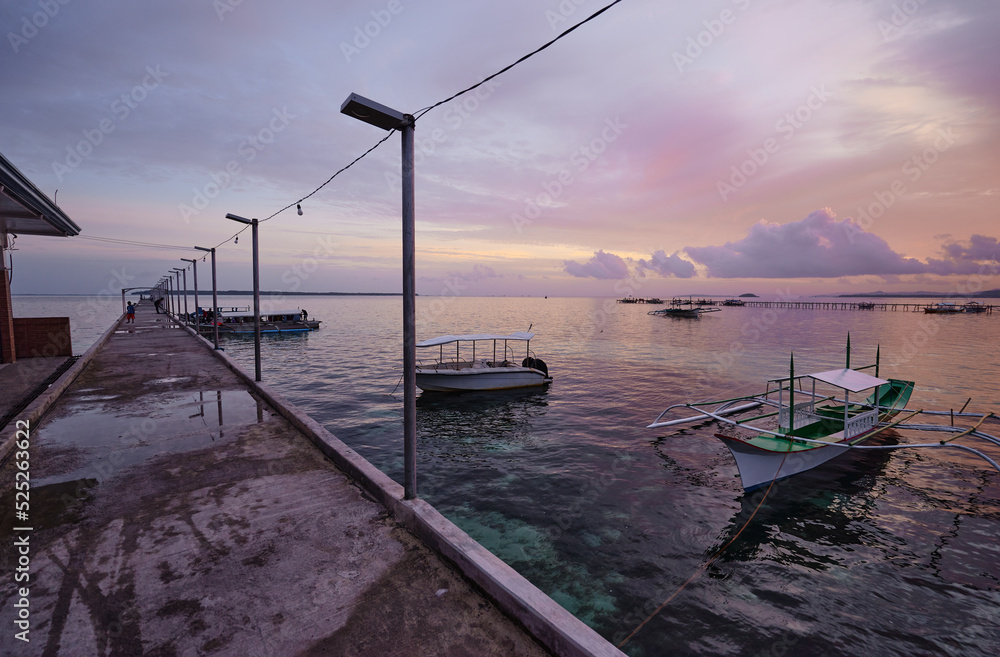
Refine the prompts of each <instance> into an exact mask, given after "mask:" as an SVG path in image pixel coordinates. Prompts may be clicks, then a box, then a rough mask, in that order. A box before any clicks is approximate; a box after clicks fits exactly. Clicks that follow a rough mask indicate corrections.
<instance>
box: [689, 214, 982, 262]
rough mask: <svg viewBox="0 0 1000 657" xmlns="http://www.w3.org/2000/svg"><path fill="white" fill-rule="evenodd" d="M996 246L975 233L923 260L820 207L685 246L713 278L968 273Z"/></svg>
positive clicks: (850, 219) (852, 221) (848, 219)
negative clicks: (722, 239) (727, 238)
mask: <svg viewBox="0 0 1000 657" xmlns="http://www.w3.org/2000/svg"><path fill="white" fill-rule="evenodd" d="M996 247H997V241H996V239H994V238H989V237H983V236H981V235H977V236H974V238H973V240H972V243H971V246H969V247H964V246H961V245H957V244H949V245H947V246H946V247H945V252H946V253H947V255H948V256H949V259H947V260H933V259H932V260H928V261H927V262H921V261H920V260H917V259H916V258H907V257H904V256H902V255H900V254H898V253H896V252H895V251H893V250H892V248H891V247H890V246H889V245H888V244H887V243H886V241H885V240H883V239H882V238H881V237H879V236H878V235H875V234H873V233H869V232H867V231H866V230H865V229H864V228H863V227H862V226H861V225H860V224H859V223H858V222H856V221H854V220H853V219H852V218H850V217H848V218H846V219H844V220H843V221H838V220H837V218H836V215H835V214H834V213H833V212H832V211H831V210H829V209H827V208H824V209H822V210H817V211H815V212H812V213H811V214H810V215H809V216H807V217H806V218H805V219H802V220H800V221H793V222H791V223H787V224H777V223H770V222H767V221H763V220H761V221H760V222H758V223H757V224H755V225H754V226H753V227H752V228H751V229H750V232H749V233H748V234H747V236H746V237H744V238H743V239H741V240H739V241H736V242H727V243H726V244H724V245H722V246H704V247H688V248H687V249H686V250H685V251H686V252H687V255H688V256H689V257H690V258H691V259H692V260H694V261H695V262H697V263H700V264H702V265H705V267H706V268H707V269H708V275H709V276H711V277H714V278H836V277H840V276H864V275H875V276H893V275H902V274H938V275H950V274H971V273H975V272H976V271H977V269H978V264H977V263H976V262H975V260H977V259H993V258H995V257H996V255H995V254H996V252H997V249H996ZM991 254H992V255H991Z"/></svg>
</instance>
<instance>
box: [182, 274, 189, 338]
mask: <svg viewBox="0 0 1000 657" xmlns="http://www.w3.org/2000/svg"><path fill="white" fill-rule="evenodd" d="M181 276H183V277H184V323H185V324H187V322H188V270H187V268H182V269H181Z"/></svg>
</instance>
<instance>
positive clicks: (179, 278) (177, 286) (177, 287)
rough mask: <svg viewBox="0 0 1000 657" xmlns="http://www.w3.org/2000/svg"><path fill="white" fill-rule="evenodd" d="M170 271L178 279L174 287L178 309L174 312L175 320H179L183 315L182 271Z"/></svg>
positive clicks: (175, 269) (176, 268)
mask: <svg viewBox="0 0 1000 657" xmlns="http://www.w3.org/2000/svg"><path fill="white" fill-rule="evenodd" d="M170 271H172V272H174V276H176V277H177V285H175V286H174V290H176V291H177V308H176V310H175V311H174V319H179V318H180V314H181V271H182V270H181V269H180V268H178V267H174V268H173V269H171V270H170Z"/></svg>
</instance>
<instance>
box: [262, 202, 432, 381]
mask: <svg viewBox="0 0 1000 657" xmlns="http://www.w3.org/2000/svg"><path fill="white" fill-rule="evenodd" d="M252 222H253V223H252V224H251V225H252V226H253V231H252V232H253V359H254V363H253V364H254V374H255V376H256V380H257V381H260V260H259V258H258V255H257V223H258V222H257V220H256V219H253V220H252ZM414 380H416V379H414Z"/></svg>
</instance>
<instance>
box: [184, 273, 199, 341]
mask: <svg viewBox="0 0 1000 657" xmlns="http://www.w3.org/2000/svg"><path fill="white" fill-rule="evenodd" d="M181 260H183V261H184V262H190V263H191V266H192V267H194V326H195V329H194V330H195V333H196V334H198V335H201V313H200V312H198V258H181ZM184 282H185V284H187V281H186V280H185V281H184ZM185 289H186V288H185ZM184 298H185V299H187V295H186V294H185V295H184ZM185 310H187V309H186V308H185Z"/></svg>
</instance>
